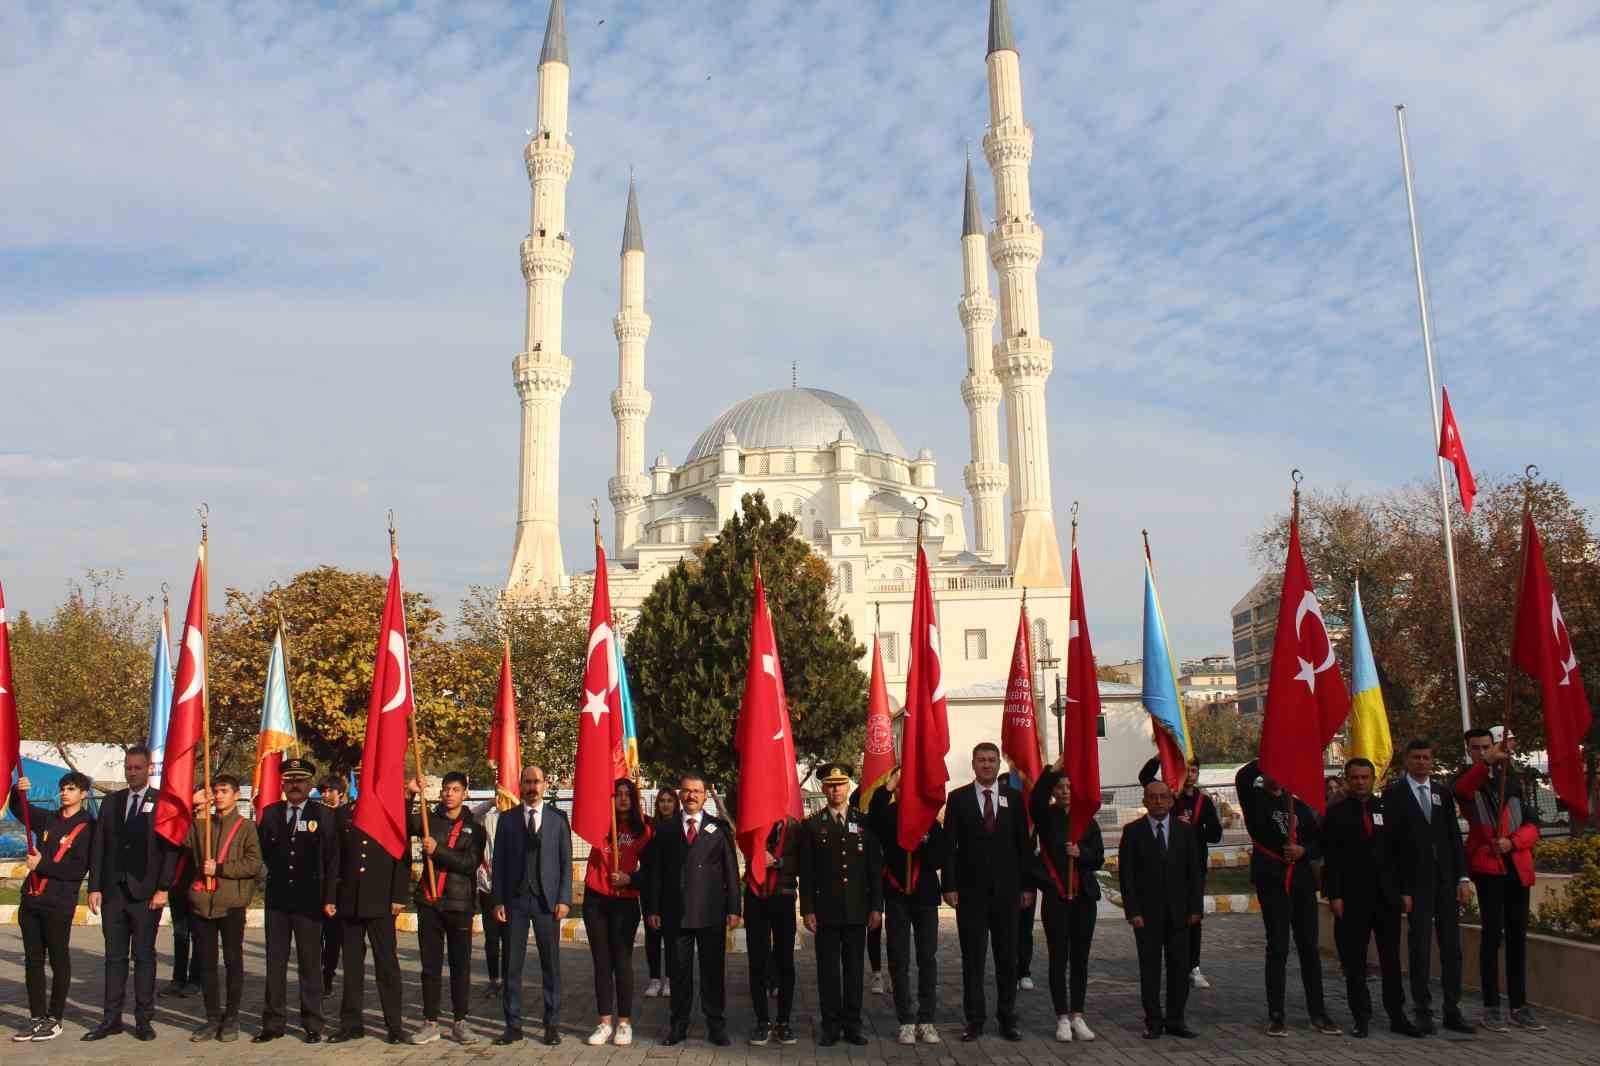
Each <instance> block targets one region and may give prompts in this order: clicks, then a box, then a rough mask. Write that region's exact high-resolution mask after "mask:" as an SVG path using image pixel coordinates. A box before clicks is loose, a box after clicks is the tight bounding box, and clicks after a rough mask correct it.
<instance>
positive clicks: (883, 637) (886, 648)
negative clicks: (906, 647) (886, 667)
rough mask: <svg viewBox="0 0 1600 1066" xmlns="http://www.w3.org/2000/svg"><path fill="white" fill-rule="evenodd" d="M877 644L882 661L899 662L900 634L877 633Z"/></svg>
mask: <svg viewBox="0 0 1600 1066" xmlns="http://www.w3.org/2000/svg"><path fill="white" fill-rule="evenodd" d="M878 644H879V646H880V647H882V649H883V661H884V662H886V663H897V662H899V661H900V634H898V633H879V634H878Z"/></svg>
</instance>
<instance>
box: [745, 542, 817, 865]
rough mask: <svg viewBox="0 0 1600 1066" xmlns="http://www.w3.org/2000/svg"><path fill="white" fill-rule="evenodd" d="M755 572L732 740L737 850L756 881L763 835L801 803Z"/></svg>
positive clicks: (774, 649) (763, 860) (773, 641)
mask: <svg viewBox="0 0 1600 1066" xmlns="http://www.w3.org/2000/svg"><path fill="white" fill-rule="evenodd" d="M755 577H756V591H755V610H754V611H753V612H752V613H751V616H750V661H749V663H748V665H747V666H746V667H745V674H744V699H743V700H742V701H741V702H740V704H739V724H738V726H737V727H736V728H735V730H734V739H733V743H734V748H735V750H736V751H737V752H738V753H739V850H740V851H743V852H744V854H745V859H746V860H747V862H748V865H749V870H750V876H751V878H752V879H753V880H754V881H755V882H756V883H757V884H760V883H761V881H762V879H763V878H765V877H766V875H767V834H768V833H770V832H771V831H772V827H773V826H774V825H775V824H777V823H778V822H781V821H783V820H784V819H785V818H798V817H800V814H801V807H800V778H799V776H798V774H797V773H796V764H795V755H794V732H793V730H792V729H791V728H790V724H789V702H788V699H787V697H786V696H785V695H784V691H783V664H782V663H781V662H780V661H779V659H778V638H777V636H776V635H775V634H774V633H773V631H772V615H771V613H770V612H769V611H768V610H767V589H766V586H765V585H764V584H762V581H761V567H760V565H759V564H758V565H757V566H756V571H755Z"/></svg>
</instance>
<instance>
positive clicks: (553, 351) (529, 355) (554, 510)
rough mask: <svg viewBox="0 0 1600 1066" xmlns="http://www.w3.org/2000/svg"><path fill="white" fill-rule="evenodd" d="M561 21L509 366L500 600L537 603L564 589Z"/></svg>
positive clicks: (551, 34) (568, 368) (529, 155)
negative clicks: (512, 416) (511, 513)
mask: <svg viewBox="0 0 1600 1066" xmlns="http://www.w3.org/2000/svg"><path fill="white" fill-rule="evenodd" d="M570 77H571V71H570V70H569V69H568V66H567V19H566V11H565V8H564V7H563V4H562V0H551V3H550V21H549V22H548V23H547V24H546V26H545V31H544V48H543V49H542V50H541V51H540V53H539V125H538V129H536V130H535V131H534V135H533V140H531V141H529V142H528V147H527V150H526V151H525V152H524V153H523V157H524V159H525V160H526V162H527V165H528V181H529V183H530V184H531V185H532V186H533V211H532V221H531V222H530V223H529V227H528V236H527V238H526V239H524V240H523V242H522V276H523V278H525V279H526V280H527V283H528V318H527V329H526V333H525V334H524V344H523V350H522V351H521V352H519V353H517V357H516V358H515V359H513V360H512V361H511V376H512V379H513V381H515V382H516V386H517V395H518V396H519V397H520V398H521V400H522V468H521V475H520V478H519V481H518V493H517V540H516V545H515V547H514V548H513V550H512V553H511V573H510V576H509V577H508V578H507V580H506V587H507V591H508V592H509V593H511V594H513V595H516V594H520V595H523V596H537V595H540V594H541V593H544V592H548V591H551V590H553V589H556V588H558V587H560V586H561V585H562V584H563V583H564V582H565V580H566V570H565V568H564V567H563V565H562V562H561V529H560V507H559V504H560V479H561V399H562V397H564V396H565V395H566V394H567V386H568V385H570V384H571V383H572V360H571V359H568V358H567V357H566V355H565V354H563V353H562V351H561V296H562V291H563V290H564V289H565V288H566V284H567V277H568V276H569V275H570V274H571V273H572V245H571V243H570V242H568V240H567V180H568V179H569V178H571V177H572V155H573V153H572V145H571V144H570V143H568V141H567V85H568V81H569V79H570Z"/></svg>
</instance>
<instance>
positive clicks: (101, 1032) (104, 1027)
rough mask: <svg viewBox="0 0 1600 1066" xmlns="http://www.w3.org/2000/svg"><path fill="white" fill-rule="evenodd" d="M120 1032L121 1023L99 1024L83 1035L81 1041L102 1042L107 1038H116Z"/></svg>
mask: <svg viewBox="0 0 1600 1066" xmlns="http://www.w3.org/2000/svg"><path fill="white" fill-rule="evenodd" d="M121 1032H122V1023H121V1022H101V1023H100V1024H99V1025H97V1026H95V1027H94V1028H93V1029H90V1030H89V1031H88V1032H87V1033H84V1034H83V1036H82V1037H80V1038H79V1039H81V1040H104V1039H105V1038H106V1037H108V1036H116V1035H117V1034H118V1033H121Z"/></svg>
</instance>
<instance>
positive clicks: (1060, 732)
mask: <svg viewBox="0 0 1600 1066" xmlns="http://www.w3.org/2000/svg"><path fill="white" fill-rule="evenodd" d="M1072 552H1073V554H1074V555H1076V554H1077V552H1078V501H1077V500H1073V501H1072ZM1068 580H1069V582H1070V580H1071V579H1070V578H1069V579H1068ZM1067 591H1068V595H1069V596H1070V595H1071V585H1070V584H1069V585H1068V589H1067ZM1075 606H1076V605H1075V604H1072V603H1068V604H1067V670H1068V671H1071V669H1072V611H1073V609H1074V607H1075ZM1099 683H1100V682H1099V678H1098V677H1097V678H1096V679H1095V684H1097V685H1098V684H1099ZM1061 698H1062V697H1061V675H1060V674H1056V704H1057V710H1058V712H1059V713H1057V715H1056V746H1057V748H1058V749H1059V750H1058V751H1057V752H1056V755H1057V756H1059V757H1061V758H1063V759H1064V758H1066V755H1067V705H1066V704H1065V703H1063V702H1061Z"/></svg>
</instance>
